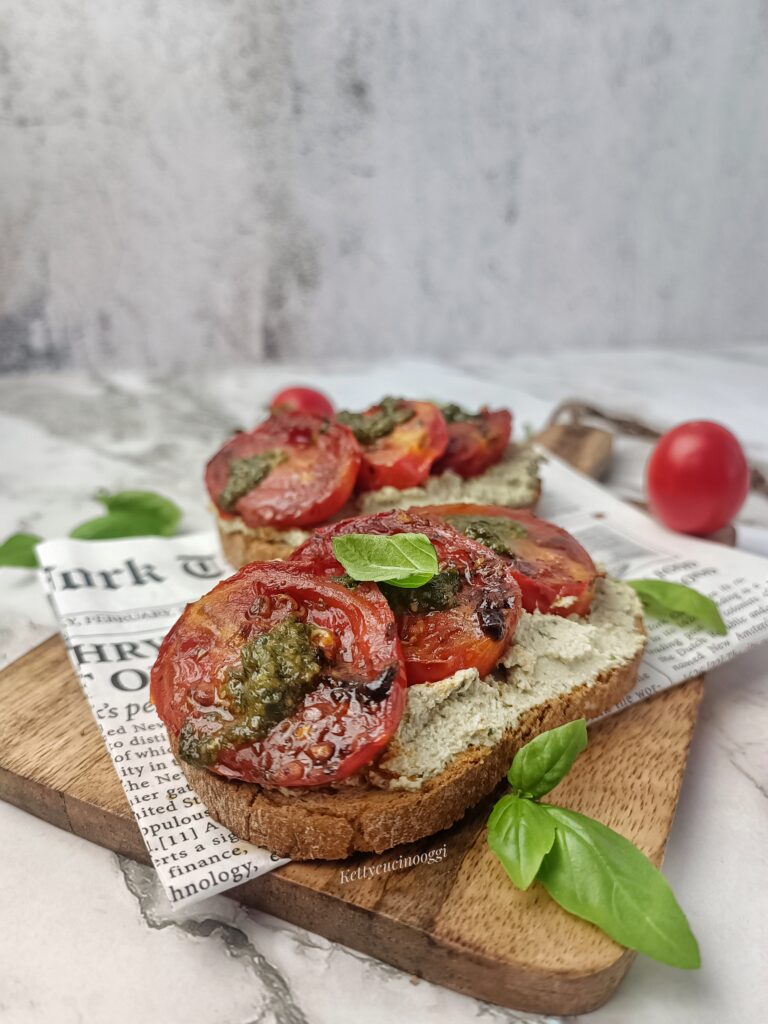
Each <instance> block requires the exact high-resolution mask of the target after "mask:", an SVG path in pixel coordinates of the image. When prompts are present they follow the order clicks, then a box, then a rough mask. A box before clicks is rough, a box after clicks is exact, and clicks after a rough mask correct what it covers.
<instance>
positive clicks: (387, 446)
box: [342, 399, 448, 491]
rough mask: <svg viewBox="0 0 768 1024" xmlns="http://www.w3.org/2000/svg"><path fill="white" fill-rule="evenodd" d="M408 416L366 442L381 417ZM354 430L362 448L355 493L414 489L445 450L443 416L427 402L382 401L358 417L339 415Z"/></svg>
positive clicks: (424, 478) (427, 474) (446, 435)
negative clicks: (390, 489)
mask: <svg viewBox="0 0 768 1024" xmlns="http://www.w3.org/2000/svg"><path fill="white" fill-rule="evenodd" d="M393 412H394V414H395V415H398V414H403V413H405V414H408V415H409V418H408V419H407V420H405V421H404V422H400V423H396V424H395V425H394V426H393V427H392V429H391V430H390V431H389V432H388V433H386V434H384V435H383V436H381V437H375V438H371V439H369V438H368V437H366V434H367V433H369V432H370V429H371V427H372V425H373V424H375V423H380V422H381V418H382V415H385V416H387V415H390V414H392V413H393ZM342 416H343V417H345V418H346V421H347V422H349V425H350V426H351V427H352V429H353V430H354V431H355V436H356V437H357V438H358V440H359V441H360V443H361V444H362V447H363V459H362V463H361V465H360V473H359V475H358V478H357V489H358V490H359V491H377V490H378V489H379V488H380V487H397V488H398V489H399V490H404V489H405V488H406V487H418V485H419V484H420V483H422V482H423V481H424V480H426V478H427V476H429V470H430V467H431V465H432V463H433V462H434V461H435V459H436V458H438V456H440V455H442V453H443V452H444V451H445V446H446V445H447V444H448V428H447V427H446V425H445V420H444V419H443V414H442V413H441V412H440V410H439V409H438V408H437V406H436V405H432V403H431V402H407V401H405V400H404V399H394V400H393V399H385V400H384V401H383V402H382V403H380V404H379V405H373V406H371V408H370V409H366V411H365V412H363V413H360V414H355V413H353V414H348V413H347V414H342Z"/></svg>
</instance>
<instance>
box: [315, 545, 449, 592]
mask: <svg viewBox="0 0 768 1024" xmlns="http://www.w3.org/2000/svg"><path fill="white" fill-rule="evenodd" d="M333 553H334V554H335V555H336V557H337V558H338V560H339V561H340V562H341V564H342V565H343V566H344V569H345V570H346V571H347V573H349V575H350V576H351V577H352V579H353V580H357V581H358V582H363V581H366V580H372V581H373V582H375V583H391V584H392V585H393V586H395V587H407V588H409V589H412V588H414V587H423V586H424V584H425V583H429V581H430V580H431V579H432V577H433V576H435V575H436V574H437V572H438V569H439V566H438V563H437V552H436V551H435V549H434V547H433V546H432V543H431V541H430V540H429V538H428V537H426V536H425V535H424V534H423V533H394V534H389V535H387V534H373V533H347V534H342V535H341V536H340V537H334V538H333Z"/></svg>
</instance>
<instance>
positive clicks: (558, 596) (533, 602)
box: [417, 503, 599, 615]
mask: <svg viewBox="0 0 768 1024" xmlns="http://www.w3.org/2000/svg"><path fill="white" fill-rule="evenodd" d="M417 511H418V512H419V514H420V515H424V516H427V517H429V518H438V519H440V520H442V521H444V522H447V523H450V524H451V525H452V526H454V527H455V528H456V529H457V530H458V531H459V532H460V533H468V535H469V536H470V537H473V538H474V539H475V540H478V541H481V542H482V538H485V540H486V542H489V541H490V542H491V543H493V544H494V546H493V548H492V550H494V551H496V553H497V554H500V555H501V557H502V558H504V559H505V560H506V561H508V562H509V563H510V565H511V569H512V574H513V575H514V577H515V579H516V580H517V582H518V583H519V584H520V589H521V590H522V596H523V608H524V609H525V610H526V611H527V612H533V611H536V610H538V611H541V612H548V613H550V614H552V615H586V614H587V612H588V611H589V608H590V605H591V604H592V597H593V595H594V590H595V581H596V579H597V577H598V575H599V573H598V571H597V569H596V568H595V565H594V562H593V561H592V559H591V558H590V557H589V555H588V554H587V552H586V551H585V550H584V548H583V547H582V546H581V544H579V542H578V541H577V540H576V539H575V538H574V537H572V536H571V535H570V533H568V532H567V531H566V530H563V529H561V528H560V527H559V526H555V525H554V523H548V522H547V521H546V520H545V519H539V518H538V516H535V515H533V514H532V513H531V512H528V511H527V510H525V509H514V508H504V507H502V506H500V505H471V504H462V503H458V504H455V505H428V506H424V507H419V508H418V509H417ZM510 522H512V523H514V524H516V525H517V526H518V527H519V528H520V530H521V531H524V532H522V535H521V536H515V535H514V534H512V535H509V532H508V531H507V530H505V525H506V524H508V523H510ZM505 548H506V549H507V551H505V550H504V549H505ZM559 601H563V604H562V605H560V606H558V605H557V604H556V602H559Z"/></svg>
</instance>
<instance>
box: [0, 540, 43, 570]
mask: <svg viewBox="0 0 768 1024" xmlns="http://www.w3.org/2000/svg"><path fill="white" fill-rule="evenodd" d="M42 539H43V538H42V537H38V536H37V534H35V533H12V534H11V536H10V537H6V539H5V540H4V541H3V543H2V544H0V566H2V565H6V566H13V567H16V568H21V569H34V568H36V566H37V556H36V555H35V544H39V543H40V541H41V540H42Z"/></svg>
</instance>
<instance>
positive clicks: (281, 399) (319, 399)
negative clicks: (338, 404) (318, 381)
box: [269, 388, 333, 419]
mask: <svg viewBox="0 0 768 1024" xmlns="http://www.w3.org/2000/svg"><path fill="white" fill-rule="evenodd" d="M269 408H270V411H271V412H281V411H282V410H283V409H288V410H291V411H292V412H309V413H312V415H314V416H323V417H325V419H330V418H331V416H333V405H332V403H331V401H330V399H328V398H326V397H325V395H324V394H323V393H322V391H315V390H314V389H313V388H285V389H284V390H283V391H279V392H278V393H277V394H276V395H275V397H274V398H273V399H272V401H271V402H270V403H269Z"/></svg>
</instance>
